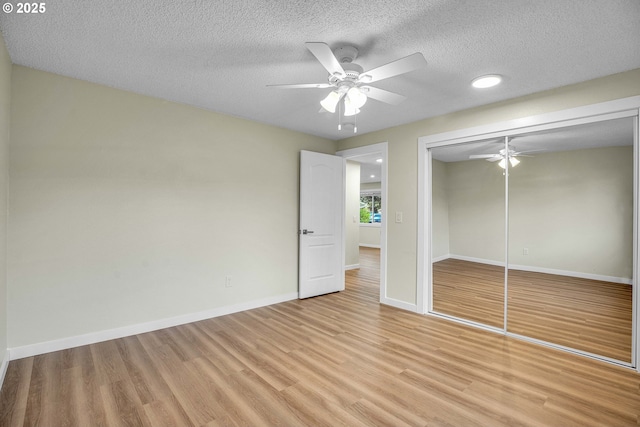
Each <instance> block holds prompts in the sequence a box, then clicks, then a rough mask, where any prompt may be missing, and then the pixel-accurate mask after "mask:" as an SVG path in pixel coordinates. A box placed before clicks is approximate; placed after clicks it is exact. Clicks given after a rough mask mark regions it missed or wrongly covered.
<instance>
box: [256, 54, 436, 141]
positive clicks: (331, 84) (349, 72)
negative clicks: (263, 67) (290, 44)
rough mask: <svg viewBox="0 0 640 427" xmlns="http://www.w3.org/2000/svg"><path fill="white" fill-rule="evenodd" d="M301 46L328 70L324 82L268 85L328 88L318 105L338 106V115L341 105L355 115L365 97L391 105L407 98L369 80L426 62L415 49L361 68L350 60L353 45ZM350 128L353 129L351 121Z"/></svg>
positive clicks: (346, 112)
mask: <svg viewBox="0 0 640 427" xmlns="http://www.w3.org/2000/svg"><path fill="white" fill-rule="evenodd" d="M305 46H306V47H307V49H309V51H310V52H311V53H312V54H313V55H314V56H315V57H316V58H317V59H318V61H320V64H322V66H323V67H324V68H325V69H326V70H327V71H328V72H329V76H328V78H327V83H305V84H285V85H268V86H269V87H275V88H280V89H327V88H331V89H332V90H331V92H329V94H328V95H327V96H326V98H324V99H323V100H322V101H320V105H321V106H322V108H323V109H324V110H326V111H328V112H330V113H335V111H336V108H338V115H339V116H340V114H341V110H343V109H344V113H343V115H344V116H355V115H356V114H358V113H359V112H360V108H362V106H363V105H364V104H365V103H366V102H367V99H368V98H371V99H375V100H377V101H381V102H385V103H387V104H391V105H398V104H400V103H401V102H402V101H404V100H405V99H407V98H406V97H405V96H403V95H400V94H397V93H394V92H389V91H387V90H384V89H380V88H377V87H373V86H369V83H373V82H377V81H379V80H383V79H388V78H390V77H395V76H398V75H400V74H405V73H408V72H410V71H414V70H417V69H418V68H421V67H424V66H425V65H426V64H427V61H426V60H425V59H424V57H423V56H422V54H421V53H419V52H416V53H414V54H412V55H409V56H405V57H404V58H401V59H398V60H396V61H393V62H389V63H388V64H385V65H381V66H380V67H377V68H373V69H371V70H369V71H366V72H365V71H363V69H362V67H361V66H360V65H358V64H356V63H355V62H353V61H354V60H355V59H356V58H357V57H358V49H356V48H355V47H353V46H343V47H339V48H337V49H335V50H334V51H331V48H330V47H329V46H328V45H327V44H326V43H321V42H307V43H305ZM321 111H322V110H321ZM338 120H339V121H338V130H341V129H342V124H341V121H340V120H341V119H340V118H339V119H338ZM353 132H354V133H355V132H357V127H356V126H355V125H354V128H353Z"/></svg>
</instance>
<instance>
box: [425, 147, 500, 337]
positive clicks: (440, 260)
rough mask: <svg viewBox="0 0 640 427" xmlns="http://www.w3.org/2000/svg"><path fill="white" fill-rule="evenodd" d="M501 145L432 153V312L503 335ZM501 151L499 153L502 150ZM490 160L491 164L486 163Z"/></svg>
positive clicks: (444, 149)
mask: <svg viewBox="0 0 640 427" xmlns="http://www.w3.org/2000/svg"><path fill="white" fill-rule="evenodd" d="M503 140H504V138H502V139H492V140H488V141H479V142H473V143H470V144H460V145H456V146H454V147H450V146H448V147H441V148H434V149H432V150H431V157H432V186H431V194H432V199H431V200H432V251H433V259H432V275H433V276H432V277H433V282H432V283H433V298H432V310H433V311H434V312H436V313H439V314H443V315H446V316H450V317H455V318H458V319H463V320H466V321H471V322H475V323H479V324H482V325H484V326H490V327H495V328H500V329H502V328H503V327H504V289H505V286H504V284H505V263H504V260H505V176H504V175H503V174H502V173H500V172H498V173H496V171H495V168H496V167H499V166H497V161H486V160H487V159H484V158H477V159H476V158H474V159H472V160H469V156H473V155H474V154H477V153H486V152H493V151H496V152H497V151H499V150H501V149H502V148H503V146H504V142H502V141H503ZM501 145H502V147H501ZM489 160H492V159H489Z"/></svg>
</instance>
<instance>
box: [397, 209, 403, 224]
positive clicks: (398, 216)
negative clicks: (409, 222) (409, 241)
mask: <svg viewBox="0 0 640 427" xmlns="http://www.w3.org/2000/svg"><path fill="white" fill-rule="evenodd" d="M396 222H397V223H401V222H402V212H398V211H396Z"/></svg>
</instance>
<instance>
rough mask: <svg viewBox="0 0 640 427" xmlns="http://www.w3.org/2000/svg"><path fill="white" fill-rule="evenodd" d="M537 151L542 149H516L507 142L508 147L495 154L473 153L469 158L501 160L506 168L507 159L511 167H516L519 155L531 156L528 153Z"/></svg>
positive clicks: (501, 165) (503, 167)
mask: <svg viewBox="0 0 640 427" xmlns="http://www.w3.org/2000/svg"><path fill="white" fill-rule="evenodd" d="M512 139H513V138H512ZM536 151H542V150H532V151H516V150H515V149H514V148H513V147H512V146H511V145H509V144H507V149H505V148H503V149H501V150H500V151H498V152H497V153H495V154H472V155H470V156H469V159H486V160H487V161H488V162H500V163H498V166H500V167H501V168H502V169H505V168H506V167H507V161H508V162H509V163H510V164H511V167H516V166H517V165H518V164H519V163H520V160H518V158H517V157H530V156H528V153H533V152H536Z"/></svg>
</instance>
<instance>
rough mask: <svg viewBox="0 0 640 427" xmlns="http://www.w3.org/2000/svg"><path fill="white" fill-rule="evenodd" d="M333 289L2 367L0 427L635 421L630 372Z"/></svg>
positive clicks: (369, 280)
mask: <svg viewBox="0 0 640 427" xmlns="http://www.w3.org/2000/svg"><path fill="white" fill-rule="evenodd" d="M347 276H348V282H347V283H348V284H347V289H346V290H345V291H344V292H340V293H335V294H330V295H326V296H322V297H317V298H311V299H307V300H303V301H290V302H286V303H282V304H277V305H273V306H270V307H264V308H260V309H256V310H250V311H246V312H243V313H237V314H232V315H228V316H223V317H218V318H214V319H210V320H206V321H201V322H196V323H192V324H188V325H183V326H178V327H174V328H169V329H164V330H161V331H156V332H151V333H147V334H141V335H137V336H132V337H128V338H124V339H117V340H113V341H108V342H104V343H99V344H94V345H90V346H84V347H78V348H74V349H70V350H65V351H60V352H55V353H49V354H45V355H41V356H36V357H30V358H25V359H20V360H15V361H12V362H11V363H10V364H9V369H8V372H7V376H6V380H5V383H4V387H3V389H2V393H1V395H0V421H1V422H0V425H15V426H21V425H25V426H34V425H40V426H53V427H56V426H104V425H109V426H209V427H213V426H234V425H245V426H276V425H278V426H340V425H342V426H364V425H368V426H374V425H375V426H427V425H428V426H442V427H444V426H449V427H451V426H632V425H633V426H636V425H637V424H638V423H639V422H640V419H639V415H640V375H638V374H637V373H635V372H633V371H631V370H629V369H625V368H621V367H617V366H613V365H609V364H605V363H602V362H597V361H594V360H591V359H587V358H582V357H578V356H573V355H570V354H567V353H563V352H558V351H554V350H551V349H547V348H544V347H540V346H536V345H533V344H529V343H525V342H522V341H518V340H513V339H509V338H506V337H503V336H501V335H498V334H493V333H490V332H486V331H482V330H477V329H474V328H469V327H465V326H463V325H458V324H455V323H452V322H448V321H445V320H440V319H437V318H431V317H427V316H422V315H417V314H413V313H409V312H406V311H403V310H399V309H395V308H392V307H388V306H381V305H380V304H378V284H377V283H375V272H374V271H368V272H367V268H366V267H364V266H363V269H362V270H361V271H352V272H348V274H347Z"/></svg>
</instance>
